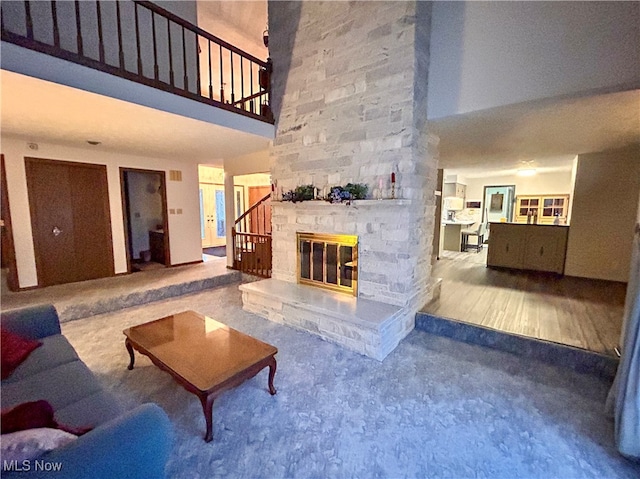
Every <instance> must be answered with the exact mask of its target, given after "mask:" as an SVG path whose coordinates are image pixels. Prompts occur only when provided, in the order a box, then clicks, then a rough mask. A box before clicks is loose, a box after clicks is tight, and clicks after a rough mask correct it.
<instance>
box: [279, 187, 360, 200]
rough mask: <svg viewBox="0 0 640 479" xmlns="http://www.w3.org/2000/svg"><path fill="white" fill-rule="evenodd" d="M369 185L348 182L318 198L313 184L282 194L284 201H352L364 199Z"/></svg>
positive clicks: (332, 188) (330, 189)
mask: <svg viewBox="0 0 640 479" xmlns="http://www.w3.org/2000/svg"><path fill="white" fill-rule="evenodd" d="M368 191H369V187H368V186H367V185H365V184H364V183H347V185H346V186H332V187H331V188H329V193H328V194H327V196H326V197H325V198H318V189H317V188H315V187H314V186H313V185H303V186H298V187H296V189H295V190H290V191H288V192H286V193H283V195H282V201H291V202H293V203H297V202H299V201H309V200H315V199H324V200H325V201H329V202H330V203H347V204H348V203H350V202H351V201H353V200H364V199H365V198H366V197H367V192H368Z"/></svg>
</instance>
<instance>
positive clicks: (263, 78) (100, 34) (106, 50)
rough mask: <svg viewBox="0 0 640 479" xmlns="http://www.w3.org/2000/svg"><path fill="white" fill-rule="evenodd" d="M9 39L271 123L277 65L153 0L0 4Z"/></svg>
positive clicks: (12, 41) (42, 1)
mask: <svg viewBox="0 0 640 479" xmlns="http://www.w3.org/2000/svg"><path fill="white" fill-rule="evenodd" d="M0 16H1V23H2V34H1V39H2V41H3V42H8V43H13V44H16V45H18V46H20V47H23V48H28V49H30V50H35V51H38V52H41V53H45V54H48V55H51V56H55V57H58V58H61V59H63V60H67V61H71V62H74V63H77V64H80V65H84V66H86V67H89V68H93V69H96V70H100V71H103V72H105V73H109V74H112V75H116V76H118V77H121V78H125V79H127V80H131V81H134V82H137V83H141V84H144V85H147V86H150V87H153V88H157V89H160V90H163V91H166V92H170V93H173V94H176V95H180V96H182V97H185V98H190V99H192V100H196V101H199V102H201V103H207V104H209V105H212V106H214V107H217V108H222V109H225V110H228V111H232V112H235V113H238V114H241V115H244V116H248V117H251V118H254V119H257V120H261V121H264V122H267V123H273V122H274V119H273V114H272V112H271V107H270V99H269V96H270V94H269V92H270V78H271V63H270V62H269V61H263V60H260V59H258V58H256V57H254V56H252V55H250V54H249V53H247V52H244V51H243V50H240V49H239V48H236V47H235V46H233V45H231V44H229V43H227V42H225V41H224V40H222V39H220V38H218V37H216V36H214V35H212V34H211V33H209V32H207V31H205V30H203V29H201V28H199V27H198V26H196V25H193V24H192V23H190V22H188V21H186V20H184V19H182V18H180V17H178V16H176V15H174V14H172V13H171V12H169V11H167V10H165V9H163V8H161V7H158V6H157V5H155V4H154V3H152V2H148V1H138V0H117V1H106V0H105V1H100V0H98V1H94V2H88V1H86V2H85V1H64V2H62V1H45V0H41V1H28V0H24V1H12V2H1V3H0Z"/></svg>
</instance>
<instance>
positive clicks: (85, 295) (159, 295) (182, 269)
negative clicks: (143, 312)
mask: <svg viewBox="0 0 640 479" xmlns="http://www.w3.org/2000/svg"><path fill="white" fill-rule="evenodd" d="M241 278H242V275H241V273H240V272H239V271H234V270H230V269H227V261H226V258H214V259H213V260H210V261H206V262H203V263H199V264H193V265H185V266H176V267H171V268H162V269H154V270H151V271H142V272H139V273H133V274H128V275H121V276H114V277H111V278H101V279H94V280H91V281H82V282H79V283H69V284H61V285H56V286H49V287H47V288H41V289H34V290H29V291H20V292H8V291H4V290H3V291H2V303H1V308H2V310H3V311H5V310H9V309H15V308H21V307H25V306H31V305H36V304H43V303H49V304H53V305H54V306H55V307H56V310H57V311H58V314H59V316H60V321H61V322H65V321H71V320H74V319H80V318H86V317H88V316H93V315H95V314H102V313H108V312H111V311H117V310H120V309H125V308H129V307H132V306H137V305H140V304H146V303H151V302H153V301H160V300H163V299H167V298H173V297H175V296H182V295H184V294H189V293H195V292H197V291H203V290H206V289H211V288H215V287H218V286H223V285H226V284H230V283H235V282H239V281H240V280H241ZM3 279H4V278H3Z"/></svg>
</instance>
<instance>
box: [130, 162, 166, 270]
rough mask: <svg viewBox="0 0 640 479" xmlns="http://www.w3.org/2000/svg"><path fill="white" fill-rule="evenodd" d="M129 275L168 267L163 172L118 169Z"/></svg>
mask: <svg viewBox="0 0 640 479" xmlns="http://www.w3.org/2000/svg"><path fill="white" fill-rule="evenodd" d="M120 185H121V191H122V209H123V216H124V227H125V228H124V229H125V238H126V246H127V267H128V271H129V272H130V273H134V272H137V271H147V270H150V269H154V268H162V267H165V266H169V265H170V264H171V259H170V254H169V224H168V223H169V222H168V216H167V189H166V181H165V172H164V171H153V170H140V169H134V168H120Z"/></svg>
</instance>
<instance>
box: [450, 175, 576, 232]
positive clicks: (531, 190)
mask: <svg viewBox="0 0 640 479" xmlns="http://www.w3.org/2000/svg"><path fill="white" fill-rule="evenodd" d="M445 173H446V170H445ZM459 181H461V182H462V183H463V184H466V185H467V193H466V198H465V201H480V202H484V198H483V195H484V187H485V186H508V185H515V187H516V196H518V195H555V194H558V195H564V194H567V195H570V196H572V195H573V183H572V181H571V170H566V171H555V172H551V173H538V174H536V175H534V176H518V175H496V176H491V177H486V178H461V177H459ZM483 207H484V205H481V207H480V208H479V209H476V210H475V211H474V212H473V214H472V215H471V216H472V219H473V220H474V221H480V219H481V217H482V209H483ZM465 213H466V212H464V211H463V212H462V214H463V215H464V214H465Z"/></svg>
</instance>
